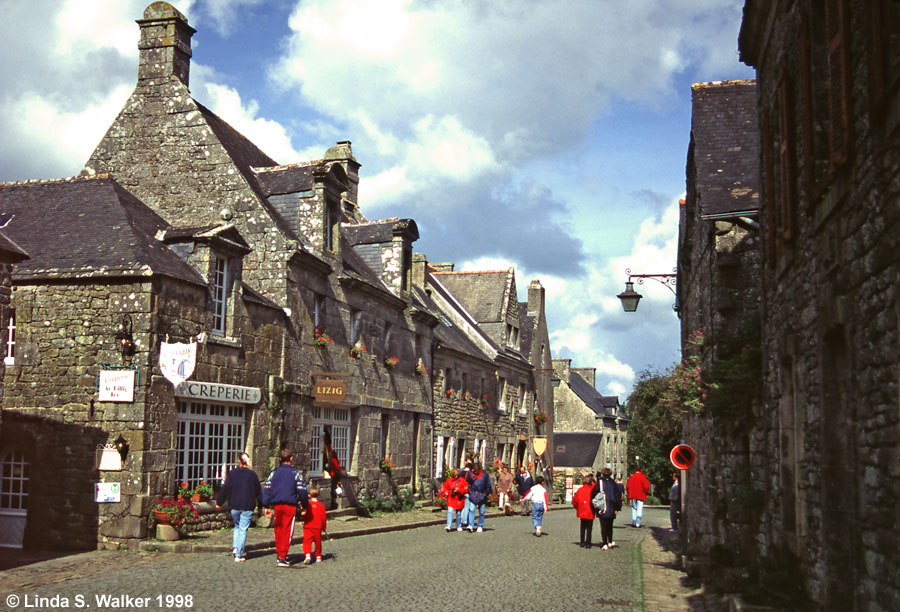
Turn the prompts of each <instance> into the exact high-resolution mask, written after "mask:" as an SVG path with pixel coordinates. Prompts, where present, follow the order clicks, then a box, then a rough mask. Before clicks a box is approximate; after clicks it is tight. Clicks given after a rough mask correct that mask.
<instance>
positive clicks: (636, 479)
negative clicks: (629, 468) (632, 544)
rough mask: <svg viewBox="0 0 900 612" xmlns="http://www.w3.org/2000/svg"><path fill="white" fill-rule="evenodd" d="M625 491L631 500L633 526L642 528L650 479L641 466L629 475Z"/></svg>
mask: <svg viewBox="0 0 900 612" xmlns="http://www.w3.org/2000/svg"><path fill="white" fill-rule="evenodd" d="M625 491H626V492H627V493H628V499H630V500H631V526H632V527H636V528H640V526H641V518H642V517H643V516H644V502H645V501H646V500H647V494H648V493H650V481H649V480H647V477H646V476H644V473H643V472H642V471H641V466H637V468H635V471H634V474H632V475H631V476H629V477H628V482H626V483H625Z"/></svg>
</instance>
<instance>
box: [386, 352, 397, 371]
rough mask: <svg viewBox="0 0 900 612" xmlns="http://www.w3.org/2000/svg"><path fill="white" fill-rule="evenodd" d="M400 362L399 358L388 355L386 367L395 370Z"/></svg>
mask: <svg viewBox="0 0 900 612" xmlns="http://www.w3.org/2000/svg"><path fill="white" fill-rule="evenodd" d="M399 362H400V358H399V357H394V356H393V355H388V356H387V357H385V358H384V367H386V368H393V367H394V366H395V365H397V363H399Z"/></svg>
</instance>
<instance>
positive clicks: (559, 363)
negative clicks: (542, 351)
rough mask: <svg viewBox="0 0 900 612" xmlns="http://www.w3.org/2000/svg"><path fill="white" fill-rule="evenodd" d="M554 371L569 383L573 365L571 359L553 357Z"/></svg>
mask: <svg viewBox="0 0 900 612" xmlns="http://www.w3.org/2000/svg"><path fill="white" fill-rule="evenodd" d="M552 363H553V371H554V372H555V373H556V375H557V376H559V377H560V378H561V379H563V380H564V381H565V383H566V384H569V376H570V369H571V367H572V360H571V359H553V360H552Z"/></svg>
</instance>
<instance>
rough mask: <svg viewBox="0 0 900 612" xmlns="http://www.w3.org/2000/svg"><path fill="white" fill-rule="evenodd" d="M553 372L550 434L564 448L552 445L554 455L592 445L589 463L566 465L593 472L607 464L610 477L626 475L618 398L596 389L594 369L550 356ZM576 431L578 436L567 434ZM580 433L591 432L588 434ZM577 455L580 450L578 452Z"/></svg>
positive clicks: (624, 431)
mask: <svg viewBox="0 0 900 612" xmlns="http://www.w3.org/2000/svg"><path fill="white" fill-rule="evenodd" d="M553 374H554V375H555V376H556V379H557V380H558V386H557V387H556V388H555V389H554V390H553V403H554V408H555V413H556V421H555V422H556V425H555V428H554V435H555V436H557V438H558V439H562V438H563V437H565V440H566V442H565V443H563V442H559V445H562V446H563V447H564V448H562V449H560V448H558V446H559V445H557V446H554V447H553V448H554V454H556V453H559V454H563V453H565V454H567V455H572V454H573V448H572V447H573V445H577V446H581V445H583V444H591V445H594V444H596V446H595V447H594V446H592V448H596V450H595V454H594V455H593V457H592V458H591V462H590V463H586V464H583V465H568V466H566V467H571V468H585V469H589V470H590V471H592V472H594V473H596V472H597V471H599V470H600V469H601V468H604V467H609V468H610V469H611V470H612V473H613V477H614V478H618V477H623V478H624V477H627V472H628V419H627V418H625V417H624V416H622V415H621V414H619V408H620V407H621V406H620V405H619V398H618V397H617V396H615V395H610V396H605V395H601V394H600V393H598V392H597V389H596V384H597V381H596V370H595V369H594V368H573V367H572V360H571V359H554V360H553ZM568 434H579V435H577V436H576V435H568ZM582 434H594V436H593V437H594V438H595V439H594V440H592V439H591V437H588V436H586V435H582ZM578 455H579V456H580V455H581V453H578Z"/></svg>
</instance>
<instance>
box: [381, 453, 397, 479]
mask: <svg viewBox="0 0 900 612" xmlns="http://www.w3.org/2000/svg"><path fill="white" fill-rule="evenodd" d="M379 469H380V470H381V471H382V472H383V473H385V474H387V475H388V476H390V475H391V472H392V471H393V469H394V464H393V463H391V456H390V455H388V456H387V457H384V458H382V460H381V464H380V465H379Z"/></svg>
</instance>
